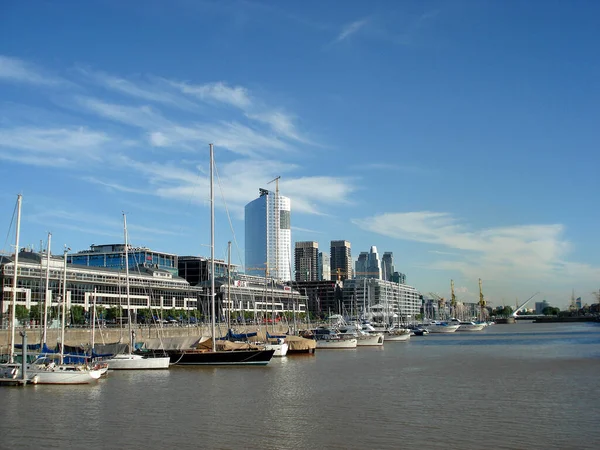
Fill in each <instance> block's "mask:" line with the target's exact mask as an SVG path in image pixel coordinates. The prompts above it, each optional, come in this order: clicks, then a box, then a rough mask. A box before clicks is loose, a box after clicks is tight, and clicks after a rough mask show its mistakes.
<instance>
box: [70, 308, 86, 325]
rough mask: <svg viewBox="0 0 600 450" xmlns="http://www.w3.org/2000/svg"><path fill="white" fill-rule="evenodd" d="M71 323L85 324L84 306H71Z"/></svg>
mask: <svg viewBox="0 0 600 450" xmlns="http://www.w3.org/2000/svg"><path fill="white" fill-rule="evenodd" d="M71 323H72V324H77V325H83V324H84V323H85V309H84V308H83V306H81V305H73V306H71Z"/></svg>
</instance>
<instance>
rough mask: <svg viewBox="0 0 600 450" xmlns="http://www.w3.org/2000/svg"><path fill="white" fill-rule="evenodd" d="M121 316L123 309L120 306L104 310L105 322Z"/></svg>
mask: <svg viewBox="0 0 600 450" xmlns="http://www.w3.org/2000/svg"><path fill="white" fill-rule="evenodd" d="M122 316H123V308H121V307H120V306H113V307H111V308H108V309H107V310H106V320H115V319H118V318H119V317H122Z"/></svg>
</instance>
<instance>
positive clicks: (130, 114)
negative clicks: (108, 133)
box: [75, 96, 172, 129]
mask: <svg viewBox="0 0 600 450" xmlns="http://www.w3.org/2000/svg"><path fill="white" fill-rule="evenodd" d="M75 100H76V102H77V104H78V105H80V106H82V107H83V108H85V109H86V110H88V111H90V112H93V113H94V114H97V115H99V116H100V117H104V118H106V119H110V120H113V121H115V122H120V123H123V124H126V125H131V126H134V127H139V128H143V129H151V128H153V127H154V128H155V127H167V126H171V125H172V124H171V122H169V121H168V120H167V119H165V118H164V117H163V116H162V115H161V114H160V113H159V112H158V111H156V110H155V109H153V108H151V107H150V106H145V105H144V106H128V105H121V104H116V103H106V102H104V101H102V100H99V99H96V98H93V97H81V96H79V97H76V98H75Z"/></svg>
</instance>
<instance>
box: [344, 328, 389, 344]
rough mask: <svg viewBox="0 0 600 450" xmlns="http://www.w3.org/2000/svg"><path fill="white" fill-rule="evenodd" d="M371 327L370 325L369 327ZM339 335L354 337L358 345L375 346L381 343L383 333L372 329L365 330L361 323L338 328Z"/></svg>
mask: <svg viewBox="0 0 600 450" xmlns="http://www.w3.org/2000/svg"><path fill="white" fill-rule="evenodd" d="M371 328H372V327H371ZM338 331H339V334H340V336H343V337H346V336H349V337H350V338H356V341H357V342H356V345H357V346H358V347H375V346H380V345H383V341H384V337H383V336H384V335H383V333H378V332H376V331H375V330H374V329H373V330H372V331H369V330H365V329H364V328H363V327H362V326H361V325H346V326H343V327H340V328H339V329H338Z"/></svg>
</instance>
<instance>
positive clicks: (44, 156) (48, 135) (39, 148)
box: [0, 127, 110, 167]
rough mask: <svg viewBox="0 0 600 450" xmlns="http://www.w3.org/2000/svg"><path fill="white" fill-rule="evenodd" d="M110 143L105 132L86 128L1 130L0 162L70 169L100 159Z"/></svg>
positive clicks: (20, 128) (19, 128)
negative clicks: (2, 160)
mask: <svg viewBox="0 0 600 450" xmlns="http://www.w3.org/2000/svg"><path fill="white" fill-rule="evenodd" d="M109 141H110V138H109V136H108V135H107V134H106V133H104V132H98V131H92V130H89V129H87V128H84V127H77V128H37V127H18V128H12V129H0V159H5V160H9V161H14V162H21V163H24V164H31V165H39V166H55V167H59V166H67V165H71V164H75V163H77V162H79V161H82V160H90V159H98V158H99V155H100V153H101V150H102V149H103V148H104V146H105V145H106V144H107V143H108V142H109Z"/></svg>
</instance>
